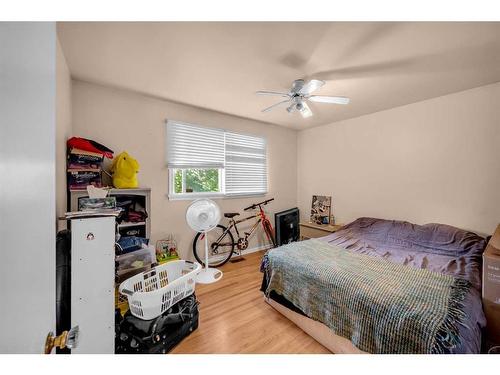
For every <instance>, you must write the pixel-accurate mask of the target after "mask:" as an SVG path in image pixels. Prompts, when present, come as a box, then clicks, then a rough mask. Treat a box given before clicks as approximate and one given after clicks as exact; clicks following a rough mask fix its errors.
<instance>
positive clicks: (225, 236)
mask: <svg viewBox="0 0 500 375" xmlns="http://www.w3.org/2000/svg"><path fill="white" fill-rule="evenodd" d="M206 236H207V238H208V266H209V267H220V266H222V265H223V264H225V263H226V262H227V261H228V260H229V259H231V255H233V251H234V238H233V234H232V233H231V231H229V230H227V228H226V227H225V226H223V225H217V227H215V228H214V229H212V230H211V231H210V232H208V233H207V234H206ZM217 240H219V241H218V242H217ZM193 254H194V257H195V258H196V260H197V261H198V262H199V263H200V264H202V265H203V266H205V234H204V233H196V236H195V237H194V241H193Z"/></svg>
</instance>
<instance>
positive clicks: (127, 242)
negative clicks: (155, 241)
mask: <svg viewBox="0 0 500 375" xmlns="http://www.w3.org/2000/svg"><path fill="white" fill-rule="evenodd" d="M148 243H149V239H147V238H143V237H136V236H127V237H122V238H120V239H119V240H118V242H117V245H118V247H119V249H120V251H121V253H122V254H127V253H131V252H132V251H136V250H139V249H142V245H143V244H144V245H147V244H148Z"/></svg>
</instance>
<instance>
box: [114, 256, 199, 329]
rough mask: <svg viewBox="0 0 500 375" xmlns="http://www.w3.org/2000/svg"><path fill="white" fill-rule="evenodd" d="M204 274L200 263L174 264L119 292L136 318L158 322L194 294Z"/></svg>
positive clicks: (127, 283)
mask: <svg viewBox="0 0 500 375" xmlns="http://www.w3.org/2000/svg"><path fill="white" fill-rule="evenodd" d="M200 270H201V265H200V264H199V263H196V262H189V261H186V260H174V261H171V262H167V263H165V264H161V265H159V266H156V267H154V268H152V269H151V270H149V271H146V272H142V273H139V274H137V275H135V276H132V277H131V278H129V279H127V280H125V281H124V282H123V283H121V284H120V287H119V288H118V290H119V291H120V293H121V294H123V295H125V296H127V299H128V305H129V308H130V312H131V313H132V315H134V316H136V317H138V318H140V319H143V320H149V319H154V318H156V317H158V316H160V315H161V314H163V313H164V312H165V311H167V310H168V309H169V308H170V307H171V306H172V305H174V304H176V303H177V302H179V301H180V300H182V299H183V298H186V297H188V296H190V295H191V294H193V293H194V287H195V284H196V275H197V274H198V272H200Z"/></svg>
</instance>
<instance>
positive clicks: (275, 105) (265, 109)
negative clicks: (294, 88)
mask: <svg viewBox="0 0 500 375" xmlns="http://www.w3.org/2000/svg"><path fill="white" fill-rule="evenodd" d="M288 102H290V100H288V99H287V100H283V101H281V102H278V103H275V104H273V105H272V106H270V107H267V108H264V109H263V110H262V112H269V111H270V110H271V109H273V108H274V107H277V106H279V105H281V104H285V103H288Z"/></svg>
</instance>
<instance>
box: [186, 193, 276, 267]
mask: <svg viewBox="0 0 500 375" xmlns="http://www.w3.org/2000/svg"><path fill="white" fill-rule="evenodd" d="M273 200H274V198H271V199H268V200H265V201H263V202H260V203H254V204H252V205H251V206H248V207H247V208H244V209H243V211H248V210H254V209H256V208H257V207H258V208H259V211H258V212H257V213H256V214H255V215H252V216H248V217H246V218H244V219H241V220H235V219H234V217H235V216H238V215H239V212H229V213H225V214H224V217H226V218H227V219H229V225H228V226H227V227H225V226H224V225H220V224H219V225H217V227H215V228H214V229H213V230H211V231H210V232H208V233H207V234H206V235H207V236H210V237H209V238H208V243H209V249H208V265H209V267H220V266H222V265H223V264H225V263H226V262H227V261H228V260H229V259H231V256H232V255H233V253H234V248H235V246H236V247H237V248H238V251H239V255H241V252H242V251H243V250H246V249H247V248H248V238H249V237H250V236H251V235H252V234H253V233H254V231H255V230H256V229H257V227H258V226H259V224H262V228H263V230H264V233H265V234H266V236H267V239H268V241H269V243H270V244H271V245H272V246H273V247H276V241H275V239H274V230H273V226H272V224H271V222H270V221H269V219H268V218H267V216H266V214H265V212H264V210H263V208H262V206H265V205H267V204H268V203H269V202H271V201H273ZM254 218H257V221H256V222H255V224H254V225H253V226H252V228H250V230H249V231H248V232H244V236H243V237H241V236H240V232H239V230H238V224H240V223H243V222H245V221H248V220H251V219H254ZM233 228H234V231H235V232H236V235H237V238H238V240H237V241H235V240H234V236H233V233H232V229H233ZM204 240H205V233H201V232H200V233H197V234H196V236H195V237H194V241H193V253H194V257H195V258H196V260H197V261H198V262H199V263H201V264H202V265H203V266H205V261H204V260H205V242H204Z"/></svg>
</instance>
